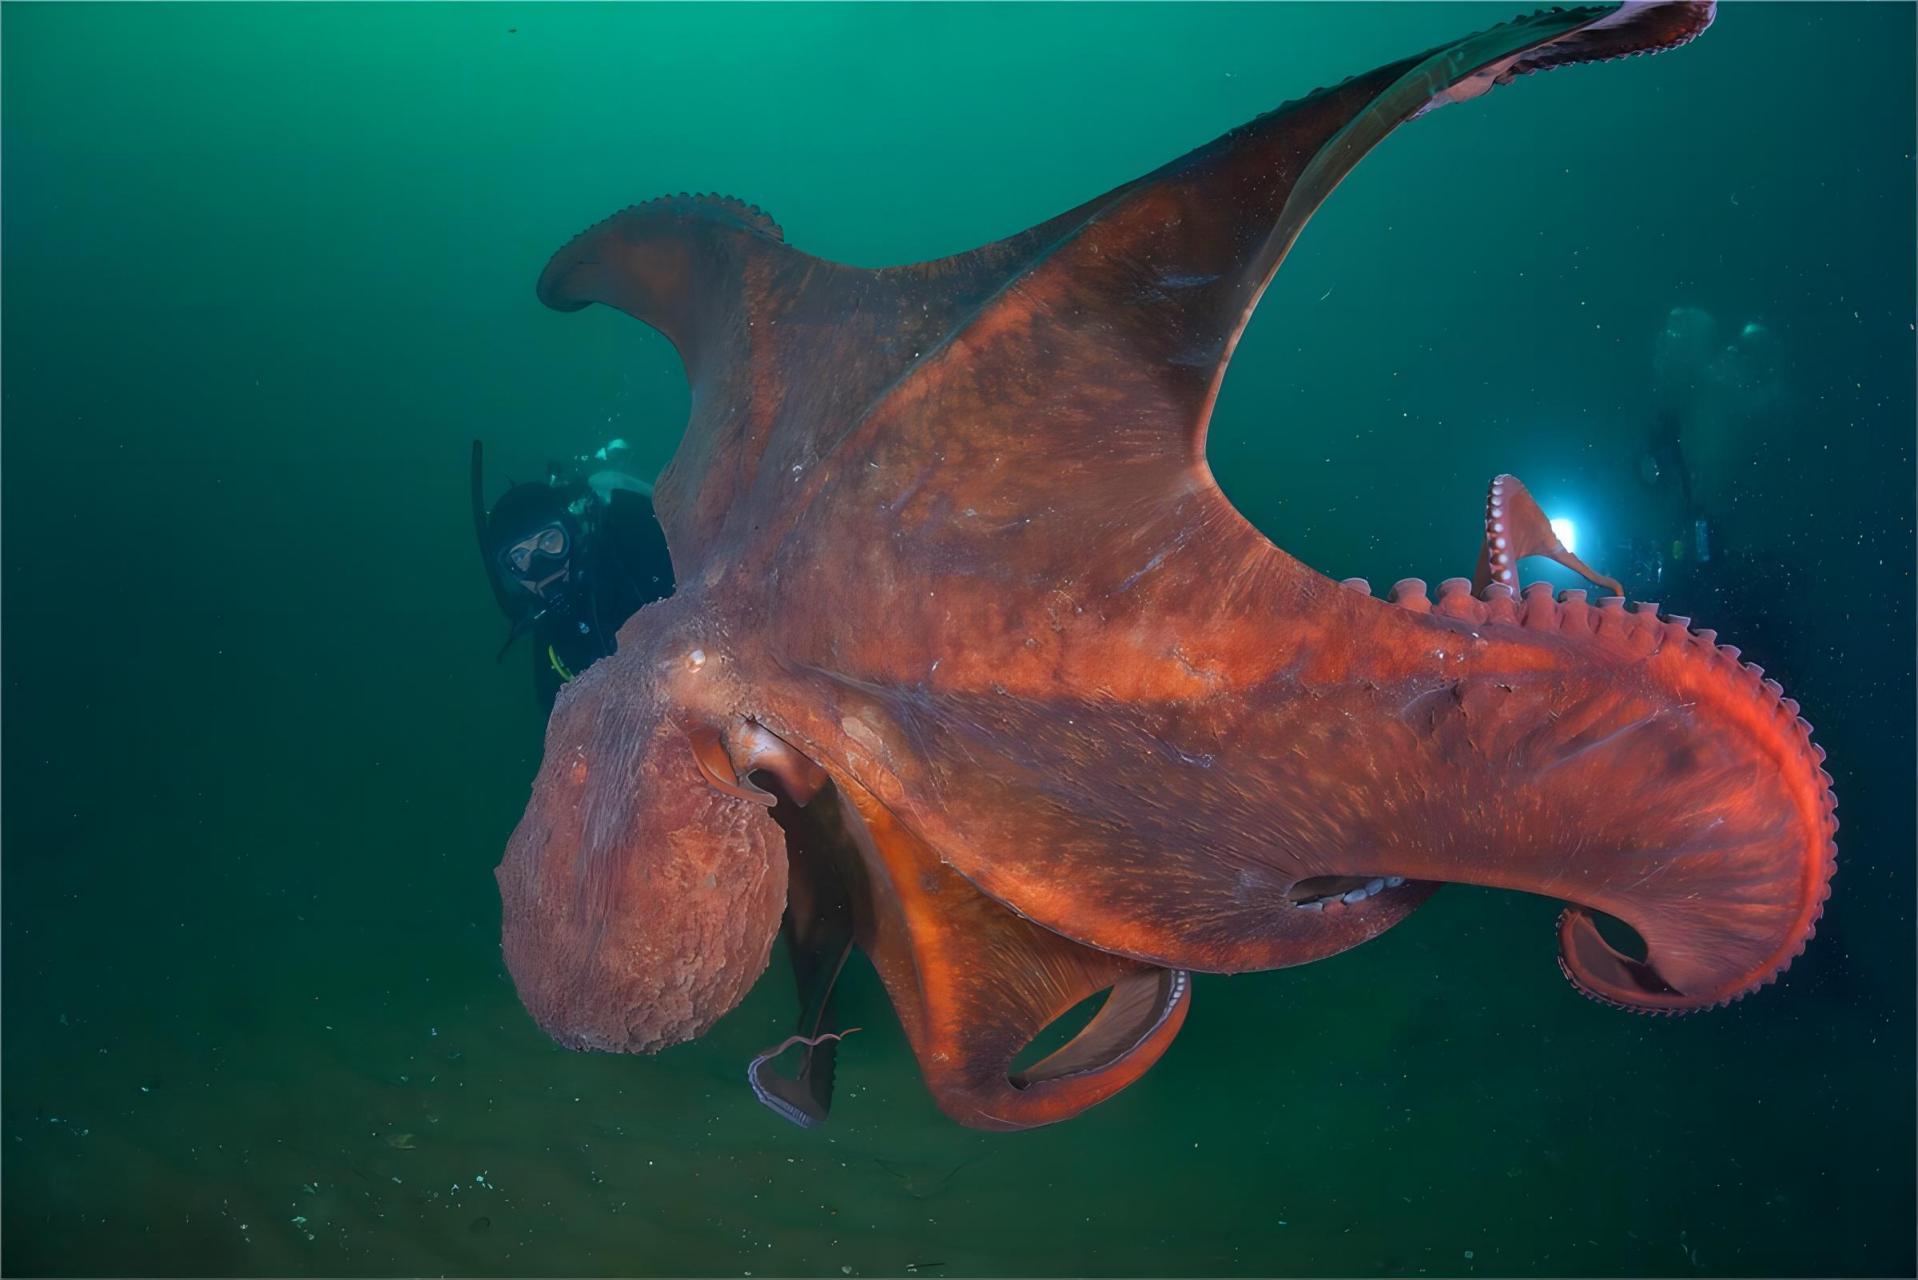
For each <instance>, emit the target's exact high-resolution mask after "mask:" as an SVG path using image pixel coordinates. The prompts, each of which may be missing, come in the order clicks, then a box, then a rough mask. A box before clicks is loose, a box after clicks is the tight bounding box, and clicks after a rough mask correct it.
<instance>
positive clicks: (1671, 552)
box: [1618, 307, 1784, 607]
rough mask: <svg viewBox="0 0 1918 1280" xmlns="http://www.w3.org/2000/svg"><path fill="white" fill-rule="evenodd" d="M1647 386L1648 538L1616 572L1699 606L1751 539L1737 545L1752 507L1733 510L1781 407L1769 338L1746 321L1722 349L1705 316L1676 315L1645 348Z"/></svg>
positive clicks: (1643, 459)
mask: <svg viewBox="0 0 1918 1280" xmlns="http://www.w3.org/2000/svg"><path fill="white" fill-rule="evenodd" d="M1652 387H1653V392H1654V394H1655V396H1656V399H1657V406H1658V407H1657V411H1656V413H1655V415H1654V417H1653V423H1652V429H1651V431H1650V433H1649V434H1648V436H1647V437H1646V439H1645V442H1644V444H1643V447H1642V449H1641V451H1640V453H1639V457H1638V466H1637V476H1638V482H1639V485H1640V486H1641V492H1642V494H1643V496H1644V497H1645V499H1646V500H1647V502H1648V503H1649V504H1650V505H1651V508H1652V515H1651V518H1652V524H1653V528H1654V529H1655V530H1656V532H1654V533H1653V534H1652V535H1651V536H1649V537H1640V538H1634V539H1631V540H1630V541H1629V542H1628V543H1627V545H1626V546H1625V547H1623V548H1622V549H1621V550H1622V551H1623V555H1622V556H1621V557H1620V558H1619V560H1618V564H1619V567H1620V568H1621V569H1623V570H1624V571H1625V573H1624V576H1625V578H1626V580H1627V581H1629V582H1632V583H1634V584H1636V586H1637V588H1638V589H1642V590H1646V591H1650V592H1653V593H1654V594H1656V593H1659V592H1664V593H1666V594H1668V595H1671V596H1673V597H1683V598H1685V599H1687V600H1690V601H1693V602H1696V603H1698V604H1699V605H1700V607H1702V602H1703V601H1704V600H1705V599H1706V598H1707V597H1709V596H1710V595H1712V594H1713V593H1714V591H1715V589H1716V588H1718V587H1720V586H1723V585H1724V582H1725V580H1726V579H1727V578H1728V576H1731V575H1733V574H1734V571H1735V570H1736V569H1737V568H1738V566H1737V565H1734V564H1733V563H1732V562H1733V561H1740V560H1743V559H1747V558H1749V554H1750V552H1751V546H1750V544H1751V542H1752V541H1753V540H1754V537H1755V535H1756V534H1757V532H1758V531H1757V530H1753V529H1746V530H1744V535H1745V536H1742V537H1741V536H1735V526H1736V525H1737V524H1738V523H1739V522H1740V521H1741V520H1742V519H1743V518H1745V517H1746V516H1747V515H1748V514H1749V512H1748V510H1747V508H1749V507H1750V506H1751V505H1752V504H1751V503H1750V502H1746V503H1745V504H1744V505H1743V506H1742V507H1741V504H1740V498H1741V497H1742V496H1744V495H1742V494H1741V493H1740V492H1739V487H1740V485H1741V484H1742V483H1744V482H1746V480H1747V478H1748V477H1749V476H1751V475H1752V473H1753V468H1754V465H1755V464H1756V463H1757V462H1758V461H1759V460H1761V459H1763V458H1765V457H1766V456H1768V454H1769V453H1770V452H1771V446H1772V441H1771V440H1770V438H1769V436H1770V432H1769V431H1768V430H1767V428H1768V426H1769V425H1770V423H1769V417H1770V411H1771V410H1773V409H1774V408H1776V407H1777V406H1778V405H1779V404H1780V403H1781V402H1782V401H1783V398H1784V396H1783V389H1782V384H1781V381H1780V373H1779V369H1778V360H1777V351H1776V348H1775V344H1774V342H1773V339H1772V335H1771V331H1770V330H1769V329H1767V328H1766V327H1765V326H1764V325H1762V324H1760V323H1759V322H1757V321H1755V320H1754V321H1750V322H1748V323H1746V324H1745V325H1743V326H1742V327H1741V328H1740V329H1739V330H1738V331H1737V333H1736V334H1735V335H1733V336H1731V337H1730V338H1729V340H1727V339H1726V338H1725V337H1723V336H1721V334H1720V332H1719V325H1718V321H1717V320H1716V319H1715V318H1714V317H1713V316H1712V315H1711V313H1710V312H1707V311H1704V310H1701V309H1700V308H1697V307H1674V308H1673V309H1672V311H1671V312H1670V314H1669V315H1667V316H1666V318H1665V324H1664V327H1663V328H1662V329H1661V330H1660V331H1659V334H1658V338H1657V341H1656V342H1655V344H1654V347H1653V353H1652ZM1728 526H1732V527H1729V528H1728Z"/></svg>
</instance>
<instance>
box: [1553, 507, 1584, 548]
mask: <svg viewBox="0 0 1918 1280" xmlns="http://www.w3.org/2000/svg"><path fill="white" fill-rule="evenodd" d="M1552 532H1553V533H1555V534H1557V535H1558V540H1559V541H1560V542H1562V543H1564V544H1565V549H1566V550H1567V551H1569V552H1571V553H1572V554H1573V555H1577V554H1578V525H1577V524H1576V523H1575V522H1574V521H1573V520H1572V518H1571V517H1570V516H1553V517H1552Z"/></svg>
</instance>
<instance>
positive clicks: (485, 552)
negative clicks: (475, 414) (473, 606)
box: [471, 440, 673, 712]
mask: <svg viewBox="0 0 1918 1280" xmlns="http://www.w3.org/2000/svg"><path fill="white" fill-rule="evenodd" d="M630 453H631V450H630V449H628V448H627V446H626V442H625V441H623V440H615V441H613V442H612V443H611V444H609V445H607V446H606V447H605V448H603V449H601V450H599V451H598V452H597V453H595V454H593V455H592V456H591V457H587V458H577V459H575V460H574V461H573V462H572V463H571V464H569V465H568V466H566V467H564V468H562V467H560V466H559V465H558V464H549V465H548V468H547V478H546V479H545V480H544V481H533V482H529V483H526V484H516V485H513V486H512V487H511V488H509V489H507V491H506V492H505V493H504V494H502V495H500V499H499V501H498V502H496V503H494V504H493V507H492V510H491V511H488V510H487V507H486V480H485V473H484V462H483V459H482V451H481V446H480V442H479V441H477V440H475V441H474V442H473V460H472V475H471V481H472V502H473V529H474V534H475V536H476V537H477V538H478V539H479V548H480V556H481V558H482V559H483V560H484V561H485V564H486V576H487V581H488V582H489V583H490V584H491V586H492V588H493V598H494V600H496V601H497V602H498V604H499V607H500V611H501V612H503V613H504V614H505V615H506V617H507V620H508V621H509V622H510V623H511V624H512V629H511V630H510V631H509V632H508V633H507V636H506V643H505V644H504V645H502V646H501V647H500V651H499V656H500V657H501V658H504V657H505V656H506V652H507V650H508V649H511V648H512V647H513V645H514V643H515V642H516V641H518V640H519V639H520V637H522V636H526V635H531V636H532V637H533V687H534V692H535V694H536V695H537V696H538V698H539V703H540V706H541V708H542V709H543V710H545V711H547V712H551V711H552V709H553V700H554V699H555V698H556V697H558V695H559V688H560V686H561V685H563V684H565V683H566V682H567V681H569V680H571V679H573V678H574V677H575V676H577V675H578V674H579V673H580V672H582V671H584V670H585V669H586V668H587V667H589V666H591V665H592V664H593V663H595V662H597V661H598V660H599V659H601V658H604V657H606V656H607V655H608V654H610V653H612V651H613V647H614V644H615V642H616V641H615V637H616V636H617V635H618V632H619V628H620V625H621V624H622V623H624V622H625V621H626V619H628V618H630V617H632V616H633V614H635V613H637V612H638V611H639V610H640V609H641V608H642V607H643V606H645V605H648V604H651V603H652V602H653V601H655V600H660V599H664V598H665V597H666V596H669V595H671V594H672V593H673V566H672V558H671V556H670V555H669V554H668V553H667V550H666V535H665V534H664V533H663V532H662V531H661V530H660V527H659V521H658V519H657V518H655V516H654V514H653V487H652V486H651V485H650V484H647V483H646V482H645V481H643V480H639V479H636V478H635V477H634V476H632V475H631V474H630V473H629V472H627V471H626V470H625V469H624V466H625V463H626V460H627V458H628V457H629V456H630Z"/></svg>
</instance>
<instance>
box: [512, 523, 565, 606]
mask: <svg viewBox="0 0 1918 1280" xmlns="http://www.w3.org/2000/svg"><path fill="white" fill-rule="evenodd" d="M572 554H573V538H572V535H571V534H570V533H568V532H567V529H566V526H565V525H564V524H563V523H561V522H560V521H558V520H555V521H552V522H551V523H549V524H544V525H541V526H540V527H539V528H537V529H535V530H533V531H532V532H531V533H529V534H527V535H526V536H525V537H523V538H519V539H517V540H516V541H514V542H511V543H508V544H507V545H506V546H504V547H502V548H501V549H500V552H499V568H500V572H501V573H502V574H503V575H505V577H506V580H507V581H509V582H513V583H517V584H518V585H519V586H520V587H522V588H523V589H525V590H526V591H528V592H530V593H531V594H533V595H535V596H537V597H539V598H540V599H541V600H546V601H548V602H549V603H550V601H551V599H552V595H553V593H554V592H555V591H556V590H557V588H559V587H560V585H561V584H563V583H565V582H566V580H567V578H568V577H569V576H570V575H571V573H572Z"/></svg>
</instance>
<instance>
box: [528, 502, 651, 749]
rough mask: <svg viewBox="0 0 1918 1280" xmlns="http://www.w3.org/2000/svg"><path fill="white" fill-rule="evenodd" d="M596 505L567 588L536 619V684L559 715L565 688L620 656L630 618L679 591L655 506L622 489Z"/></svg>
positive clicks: (545, 703) (546, 707)
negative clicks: (608, 658)
mask: <svg viewBox="0 0 1918 1280" xmlns="http://www.w3.org/2000/svg"><path fill="white" fill-rule="evenodd" d="M611 499H612V500H611V501H610V502H606V503H603V504H602V503H599V502H597V501H596V502H594V504H593V506H592V508H591V520H592V523H591V524H590V525H589V526H588V528H587V529H586V530H585V531H584V532H583V533H582V535H581V538H580V542H581V545H580V549H579V551H578V552H577V553H576V554H575V555H574V557H573V562H572V571H571V576H570V578H569V579H568V581H567V584H566V590H565V591H564V593H563V594H561V595H560V596H559V597H558V598H557V599H556V600H555V601H554V602H553V603H552V604H549V605H548V606H547V607H546V609H545V610H544V611H542V612H541V613H540V614H539V615H538V617H537V618H536V620H535V621H534V622H533V624H532V627H533V632H532V640H533V684H534V690H535V692H536V693H537V694H538V696H539V704H540V706H541V708H542V709H544V710H546V711H549V712H550V711H551V710H552V709H553V700H554V699H555V698H557V697H558V696H559V688H560V686H561V685H562V684H564V683H566V682H567V681H568V680H571V679H572V678H573V677H574V676H577V675H578V674H579V673H580V672H582V671H584V670H585V669H586V668H587V667H589V666H591V665H592V664H593V663H595V662H598V661H599V660H600V659H601V658H604V657H606V656H608V655H609V654H611V653H612V652H613V649H614V647H615V643H616V637H617V635H618V633H619V629H620V627H621V626H622V625H624V623H625V621H626V619H628V618H630V617H632V616H633V615H634V614H635V613H638V612H639V611H640V609H642V608H643V607H645V606H646V605H649V604H651V603H652V602H653V601H655V600H662V599H664V598H665V597H667V596H669V595H671V594H672V593H673V562H672V558H671V556H670V555H668V553H667V551H666V535H665V534H664V533H663V532H661V531H660V527H659V521H658V520H657V519H656V518H655V517H654V515H653V507H652V504H651V503H650V502H648V501H647V500H646V499H645V497H643V496H642V495H640V494H637V493H634V492H632V491H631V490H628V489H615V490H613V492H612V495H611Z"/></svg>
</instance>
